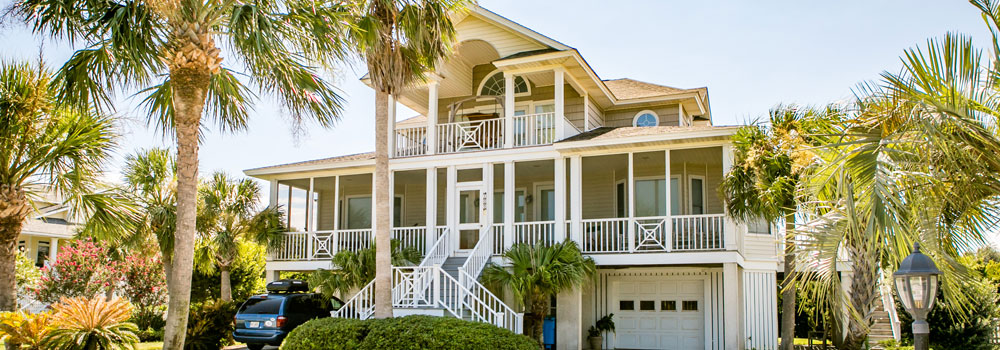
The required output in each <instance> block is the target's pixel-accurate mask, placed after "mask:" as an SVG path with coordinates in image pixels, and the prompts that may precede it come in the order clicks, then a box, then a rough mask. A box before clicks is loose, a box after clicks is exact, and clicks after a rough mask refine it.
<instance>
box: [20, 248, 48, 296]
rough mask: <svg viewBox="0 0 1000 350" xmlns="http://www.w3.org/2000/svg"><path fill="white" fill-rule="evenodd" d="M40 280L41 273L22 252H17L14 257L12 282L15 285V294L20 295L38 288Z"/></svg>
mask: <svg viewBox="0 0 1000 350" xmlns="http://www.w3.org/2000/svg"><path fill="white" fill-rule="evenodd" d="M41 279H42V271H41V270H39V269H38V267H36V266H35V262H34V261H31V259H30V258H28V256H27V255H24V252H18V253H17V255H16V256H15V257H14V281H15V283H16V284H17V294H18V295H21V294H22V293H26V292H28V291H30V290H33V289H34V288H35V287H37V286H38V282H39V281H41Z"/></svg>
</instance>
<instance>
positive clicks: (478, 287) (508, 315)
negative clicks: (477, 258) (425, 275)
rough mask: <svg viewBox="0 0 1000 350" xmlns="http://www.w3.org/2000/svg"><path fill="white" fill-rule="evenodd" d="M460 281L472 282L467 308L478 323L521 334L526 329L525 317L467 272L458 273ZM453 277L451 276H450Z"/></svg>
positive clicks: (467, 295)
mask: <svg viewBox="0 0 1000 350" xmlns="http://www.w3.org/2000/svg"><path fill="white" fill-rule="evenodd" d="M458 276H459V279H462V280H467V281H471V282H470V283H468V285H467V286H466V293H467V294H466V298H465V303H466V304H465V307H466V308H468V309H469V310H470V311H471V314H472V315H473V317H474V318H475V319H476V321H480V322H486V323H489V324H492V325H494V326H497V327H500V328H505V329H509V330H511V331H514V333H518V334H520V333H521V330H522V329H524V315H523V314H520V313H517V312H514V309H512V308H511V307H510V306H507V304H505V303H504V302H503V301H502V300H500V298H498V297H497V296H496V295H494V294H493V293H492V292H490V291H489V289H486V287H485V286H483V285H482V284H480V283H479V282H476V279H475V278H474V277H472V276H470V275H469V274H467V273H466V272H465V270H459V271H458ZM448 277H451V276H448Z"/></svg>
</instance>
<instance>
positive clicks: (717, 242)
mask: <svg viewBox="0 0 1000 350" xmlns="http://www.w3.org/2000/svg"><path fill="white" fill-rule="evenodd" d="M671 220H673V224H674V227H673V242H672V247H671V249H672V250H683V251H694V250H720V249H725V248H726V244H725V238H726V235H725V227H726V215H725V214H705V215H674V216H672V217H671Z"/></svg>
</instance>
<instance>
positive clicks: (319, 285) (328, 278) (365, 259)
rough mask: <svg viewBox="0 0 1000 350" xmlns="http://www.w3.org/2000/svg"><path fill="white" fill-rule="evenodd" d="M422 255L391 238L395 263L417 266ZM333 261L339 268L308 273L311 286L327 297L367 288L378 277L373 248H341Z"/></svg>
mask: <svg viewBox="0 0 1000 350" xmlns="http://www.w3.org/2000/svg"><path fill="white" fill-rule="evenodd" d="M421 258H423V257H422V256H421V253H420V250H417V249H415V248H412V247H402V244H401V243H400V242H399V240H395V239H394V240H392V265H393V266H413V265H417V264H419V263H420V259H421ZM331 262H332V264H333V266H336V267H337V269H335V270H324V269H319V270H316V271H315V272H313V273H312V274H311V275H310V276H309V285H310V286H313V288H314V289H316V290H317V291H319V292H320V293H323V295H325V296H326V297H330V296H333V295H334V294H338V295H339V296H340V297H341V298H346V297H347V296H348V294H349V293H350V292H351V291H352V290H355V289H357V288H361V287H364V286H365V285H366V284H368V283H369V282H371V281H372V280H374V279H375V250H374V249H371V248H365V249H361V250H358V251H349V250H345V251H341V252H338V253H337V254H335V255H334V256H333V259H332V261H331ZM345 300H346V299H345Z"/></svg>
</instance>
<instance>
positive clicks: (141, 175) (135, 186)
mask: <svg viewBox="0 0 1000 350" xmlns="http://www.w3.org/2000/svg"><path fill="white" fill-rule="evenodd" d="M176 170H177V168H176V162H175V161H174V157H173V155H172V154H171V153H170V151H168V150H166V149H163V148H152V149H148V150H141V151H138V152H136V153H133V154H129V155H127V156H125V165H124V167H123V169H122V178H123V180H124V183H125V184H124V188H123V189H122V192H124V193H125V194H126V196H128V198H129V199H130V200H131V201H132V202H133V203H135V204H136V206H138V207H139V208H140V210H139V213H140V214H139V215H138V220H137V223H136V225H135V228H134V230H133V231H132V232H128V233H126V234H125V235H124V236H122V237H108V238H110V240H112V241H114V242H118V243H119V245H121V246H124V247H126V248H130V249H131V250H135V251H142V250H144V249H149V247H152V246H156V247H157V248H158V250H159V253H160V255H161V256H162V257H163V272H164V274H165V275H166V276H167V278H166V281H167V283H168V284H169V283H170V270H171V269H170V267H171V261H172V260H171V258H172V257H173V252H174V228H175V227H176V222H177V176H176Z"/></svg>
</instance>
